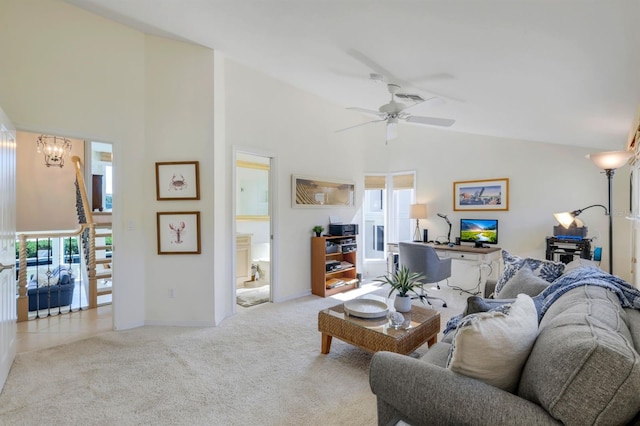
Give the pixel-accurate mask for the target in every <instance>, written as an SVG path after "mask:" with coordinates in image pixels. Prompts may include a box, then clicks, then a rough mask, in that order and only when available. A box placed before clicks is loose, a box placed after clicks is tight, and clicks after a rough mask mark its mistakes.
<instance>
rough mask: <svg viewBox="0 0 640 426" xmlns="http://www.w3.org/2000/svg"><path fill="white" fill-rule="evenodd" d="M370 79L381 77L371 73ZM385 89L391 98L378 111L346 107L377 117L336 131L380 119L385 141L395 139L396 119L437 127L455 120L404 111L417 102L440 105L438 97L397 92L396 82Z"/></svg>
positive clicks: (451, 123)
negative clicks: (385, 129) (427, 97)
mask: <svg viewBox="0 0 640 426" xmlns="http://www.w3.org/2000/svg"><path fill="white" fill-rule="evenodd" d="M370 78H371V79H372V80H377V81H382V80H381V79H374V77H373V74H372V75H371V76H370ZM387 89H388V90H389V93H390V94H391V100H390V101H389V103H386V104H384V105H382V106H381V107H380V108H378V111H374V110H370V109H365V108H358V107H350V108H347V109H349V110H352V111H358V112H361V113H363V114H367V115H372V116H375V117H378V118H377V119H376V120H371V121H367V122H365V123H360V124H356V125H355V126H350V127H346V128H344V129H340V130H337V132H342V131H344V130H349V129H353V128H354V127H360V126H364V125H367V124H371V123H378V122H381V121H386V122H387V138H386V142H389V141H390V140H393V139H395V138H396V137H397V136H398V132H397V125H398V120H404V121H406V122H408V123H415V124H421V125H427V126H439V127H450V126H452V125H453V123H455V122H456V121H455V120H452V119H449V118H437V117H423V116H420V115H411V114H410V113H408V112H406V110H407V109H409V108H412V107H414V106H416V105H419V104H427V105H428V106H435V105H441V104H443V103H444V100H443V99H442V98H439V97H433V98H429V99H426V100H425V99H424V98H423V97H422V96H420V95H418V94H412V93H398V90H400V86H398V85H397V84H393V83H389V84H387ZM396 98H399V99H403V100H409V101H411V102H413V103H412V104H411V105H408V106H407V105H405V104H403V103H400V102H397V101H396Z"/></svg>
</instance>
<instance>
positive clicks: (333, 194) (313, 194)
mask: <svg viewBox="0 0 640 426" xmlns="http://www.w3.org/2000/svg"><path fill="white" fill-rule="evenodd" d="M355 187H356V185H355V183H354V182H351V181H343V180H329V179H317V178H312V177H307V176H297V175H291V206H292V207H354V206H355Z"/></svg>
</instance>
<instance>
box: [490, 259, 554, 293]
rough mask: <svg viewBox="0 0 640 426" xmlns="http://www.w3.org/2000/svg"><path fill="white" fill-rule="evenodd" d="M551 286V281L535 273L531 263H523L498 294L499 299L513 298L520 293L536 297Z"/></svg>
mask: <svg viewBox="0 0 640 426" xmlns="http://www.w3.org/2000/svg"><path fill="white" fill-rule="evenodd" d="M548 286H549V282H548V281H546V280H544V279H543V278H540V277H539V276H537V275H535V274H534V273H533V270H532V269H531V267H530V266H529V265H526V264H525V265H523V266H522V267H521V268H520V270H519V271H518V272H516V274H515V275H514V276H513V278H511V279H510V280H509V281H507V282H506V284H505V285H504V286H503V287H502V288H501V289H500V291H499V292H498V293H497V294H496V297H497V298H498V299H511V298H514V297H516V296H518V294H520V293H524V294H526V295H527V296H531V297H535V296H537V295H538V294H540V293H542V292H543V291H544V289H546V288H547V287H548Z"/></svg>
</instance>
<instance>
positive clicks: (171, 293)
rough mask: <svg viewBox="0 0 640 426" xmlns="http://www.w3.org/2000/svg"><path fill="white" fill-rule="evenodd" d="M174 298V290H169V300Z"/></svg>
mask: <svg viewBox="0 0 640 426" xmlns="http://www.w3.org/2000/svg"><path fill="white" fill-rule="evenodd" d="M175 297H176V290H175V289H174V288H170V289H169V298H171V299H173V298H175Z"/></svg>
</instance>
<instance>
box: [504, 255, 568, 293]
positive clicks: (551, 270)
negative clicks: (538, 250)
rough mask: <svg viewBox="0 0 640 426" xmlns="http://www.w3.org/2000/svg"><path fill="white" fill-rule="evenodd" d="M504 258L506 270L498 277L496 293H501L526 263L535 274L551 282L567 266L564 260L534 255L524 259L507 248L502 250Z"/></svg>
mask: <svg viewBox="0 0 640 426" xmlns="http://www.w3.org/2000/svg"><path fill="white" fill-rule="evenodd" d="M502 260H503V262H504V271H503V272H502V274H501V275H500V278H498V283H497V284H496V289H495V292H496V294H499V293H500V290H502V287H504V285H505V284H506V283H507V282H508V281H509V280H511V279H512V278H513V277H514V276H515V274H516V273H517V272H518V271H519V270H520V269H521V268H522V267H523V266H524V265H528V266H529V267H530V268H531V270H532V271H533V274H534V275H536V276H538V277H540V278H542V279H543V280H545V281H547V282H549V283H550V282H552V281H553V280H555V279H556V278H558V277H559V276H560V275H562V272H563V271H564V268H565V264H564V263H562V262H553V261H551V260H541V259H534V258H532V257H527V258H524V259H523V258H521V257H518V256H513V255H511V254H509V252H507V251H506V250H502Z"/></svg>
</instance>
